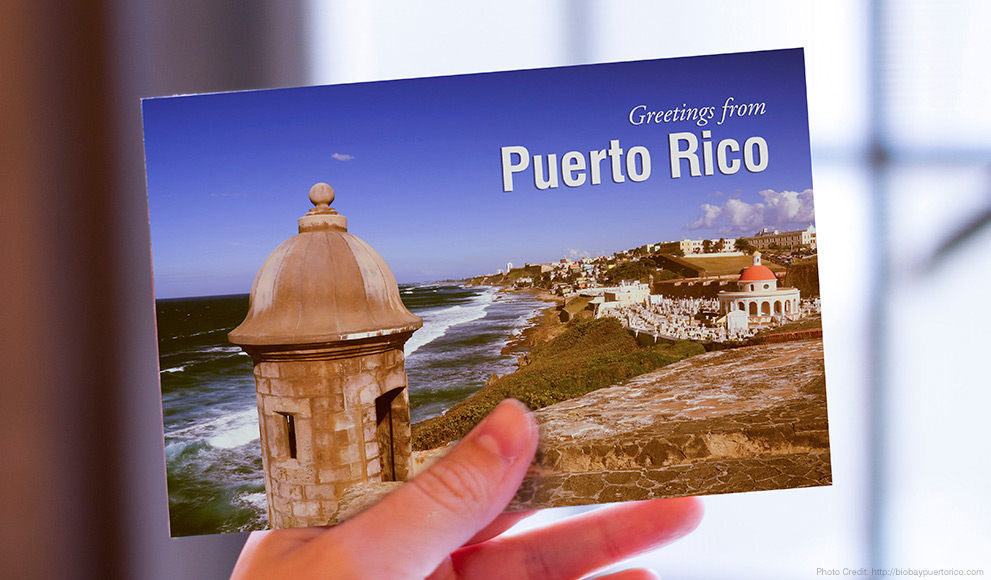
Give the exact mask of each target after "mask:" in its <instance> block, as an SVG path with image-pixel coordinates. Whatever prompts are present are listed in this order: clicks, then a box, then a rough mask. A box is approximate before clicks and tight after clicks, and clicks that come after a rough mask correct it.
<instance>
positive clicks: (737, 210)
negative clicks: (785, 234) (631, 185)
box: [687, 189, 815, 235]
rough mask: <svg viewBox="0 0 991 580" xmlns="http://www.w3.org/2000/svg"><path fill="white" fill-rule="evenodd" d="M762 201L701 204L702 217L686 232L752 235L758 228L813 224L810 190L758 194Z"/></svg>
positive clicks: (735, 199) (737, 200)
mask: <svg viewBox="0 0 991 580" xmlns="http://www.w3.org/2000/svg"><path fill="white" fill-rule="evenodd" d="M760 196H761V198H762V201H759V202H757V203H747V202H745V201H742V200H740V199H737V198H733V199H728V200H726V202H725V203H724V204H723V205H721V206H720V205H712V204H709V203H704V204H702V205H701V206H700V208H699V209H700V210H701V215H700V216H699V217H698V219H697V220H695V221H694V222H692V223H690V224H688V226H687V227H688V229H691V230H698V229H714V230H716V231H717V232H718V233H720V234H723V235H728V234H733V235H739V234H745V235H753V234H754V233H756V232H757V231H758V230H760V229H761V228H764V227H766V228H773V229H789V227H790V226H807V225H809V224H811V223H813V222H814V221H815V212H814V205H815V204H814V203H813V200H812V190H811V189H806V190H805V191H781V192H776V191H772V190H770V189H765V190H764V191H761V192H760Z"/></svg>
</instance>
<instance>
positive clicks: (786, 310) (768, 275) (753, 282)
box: [718, 252, 801, 324]
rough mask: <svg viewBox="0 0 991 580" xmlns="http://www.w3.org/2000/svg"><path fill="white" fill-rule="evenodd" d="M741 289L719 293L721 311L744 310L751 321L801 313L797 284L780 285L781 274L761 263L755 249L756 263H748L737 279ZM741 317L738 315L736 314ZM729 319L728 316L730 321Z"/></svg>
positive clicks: (780, 319)
mask: <svg viewBox="0 0 991 580" xmlns="http://www.w3.org/2000/svg"><path fill="white" fill-rule="evenodd" d="M737 285H738V288H739V289H738V290H737V291H735V292H728V291H723V292H720V293H719V295H718V297H719V312H720V313H721V314H729V313H731V312H745V313H746V314H747V316H748V318H749V322H750V323H755V324H761V323H763V322H764V321H770V320H777V321H778V322H783V321H785V320H794V319H796V318H798V316H799V313H800V308H799V304H800V301H801V297H800V296H799V292H798V289H797V288H778V278H777V276H775V275H774V272H772V271H771V269H770V268H768V267H767V266H763V265H761V263H760V252H754V263H753V265H752V266H749V267H747V268H746V269H745V270H744V271H743V273H742V274H740V279H739V280H738V281H737ZM737 317H738V315H737ZM728 321H729V319H727V322H728Z"/></svg>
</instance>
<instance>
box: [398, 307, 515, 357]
mask: <svg viewBox="0 0 991 580" xmlns="http://www.w3.org/2000/svg"><path fill="white" fill-rule="evenodd" d="M495 296H496V294H495V290H489V291H486V292H483V293H482V294H479V295H478V296H477V297H476V298H475V299H474V301H473V302H474V303H473V304H470V305H457V306H448V307H447V308H441V309H438V310H433V311H431V310H427V311H424V312H420V313H419V314H420V317H421V318H423V328H421V329H420V330H418V331H416V332H415V333H413V337H412V338H410V339H409V341H407V342H406V347H405V349H404V352H405V354H406V356H407V357H408V356H409V355H411V354H413V353H414V352H416V350H417V349H418V348H420V347H421V346H423V345H425V344H428V343H430V342H433V341H435V340H437V339H438V338H440V337H442V336H444V334H445V333H447V331H448V329H450V328H451V327H452V326H457V325H459V324H466V323H468V322H472V321H475V320H478V319H480V318H483V317H484V316H485V310H486V309H487V308H488V307H489V305H490V304H492V301H493V300H494V299H495Z"/></svg>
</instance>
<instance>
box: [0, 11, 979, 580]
mask: <svg viewBox="0 0 991 580" xmlns="http://www.w3.org/2000/svg"><path fill="white" fill-rule="evenodd" d="M989 23H991V4H988V3H986V2H983V1H980V0H969V1H968V0H954V1H944V2H929V1H925V0H900V1H894V0H890V1H884V0H874V1H871V2H868V1H855V0H834V1H831V2H817V3H812V2H807V3H806V2H792V1H774V2H769V1H761V2H731V1H704V0H700V1H696V2H693V3H690V4H689V3H673V2H649V1H627V2H592V1H590V0H573V1H565V0H556V1H536V2H535V1H522V0H506V1H503V2H500V3H486V4H479V5H475V4H473V3H465V2H457V1H455V0H448V1H439V0H431V1H423V2H416V3H407V2H387V1H385V0H375V1H365V2H357V1H356V2H345V1H337V2H318V1H317V0H312V1H309V2H291V1H288V0H237V1H235V0H216V1H208V2H203V1H198V0H79V1H77V2H69V3H64V2H55V1H54V0H33V1H32V0H4V2H3V3H0V75H2V77H0V79H2V80H0V119H2V122H0V184H2V186H0V195H2V205H0V526H2V527H0V569H2V570H3V576H5V577H9V578H135V579H148V580H152V579H171V578H183V579H199V578H204V579H206V578H226V577H227V576H228V574H229V573H230V570H231V568H232V566H233V563H234V560H235V558H236V557H237V554H238V552H239V550H240V547H241V545H242V544H243V542H244V538H245V536H244V535H243V534H230V535H224V536H209V537H194V538H182V539H171V538H169V532H168V517H167V497H166V491H165V470H164V456H163V449H162V424H161V409H160V398H159V387H158V362H157V350H156V337H155V326H154V324H155V322H154V310H153V296H152V285H151V260H150V253H149V241H148V240H149V234H148V208H147V197H146V193H145V186H144V166H143V151H142V137H141V118H140V102H139V99H140V98H141V97H148V96H159V95H167V94H176V93H191V92H212V91H227V90H241V89H256V88H269V87H282V86H297V85H307V84H327V83H345V82H357V81H369V80H380V79H392V78H407V77H416V76H433V75H446V74H460V73H472V72H483V71H494V70H506V69H518V68H536V67H547V66H560V65H572V64H584V63H593V62H609V61H620V60H639V59H648V58H660V57H672V56H685V55H694V54H711V53H719V52H737V51H748V50H760V49H772V48H786V47H795V46H804V47H805V48H806V60H807V71H808V87H809V108H810V115H809V116H810V123H811V134H812V145H813V168H814V179H815V191H816V213H817V224H816V226H817V230H818V235H819V245H820V248H819V250H820V268H821V278H820V279H821V289H822V296H823V304H824V318H823V321H824V332H825V346H826V366H827V370H826V372H827V385H828V397H829V410H830V427H831V429H830V434H831V439H832V451H833V479H834V484H833V485H832V486H831V487H828V488H815V489H799V490H787V491H774V492H761V493H749V494H736V495H731V496H715V497H707V498H706V499H705V504H706V509H707V513H706V517H705V519H704V520H703V523H702V525H701V527H700V528H699V529H698V530H697V531H696V532H695V533H694V534H693V535H692V536H690V537H689V538H686V539H685V540H682V541H680V542H679V543H677V544H675V545H673V546H670V547H668V548H665V549H662V550H659V551H657V552H654V553H651V554H647V555H645V556H642V557H641V558H639V559H638V560H637V561H636V562H635V563H636V564H638V565H648V566H651V567H653V568H655V569H657V570H658V571H659V572H660V573H661V575H662V576H663V577H664V578H690V579H691V578H697V579H709V578H712V579H715V578H728V577H731V578H738V579H748V578H755V579H756V578H760V579H762V580H766V579H769V578H770V579H779V578H780V579H795V578H815V577H818V576H820V575H821V571H820V570H819V569H820V568H825V569H834V568H835V569H840V570H842V569H843V568H849V569H859V568H861V567H867V568H870V567H890V566H896V567H901V568H912V567H914V568H940V569H958V570H961V571H963V573H965V571H966V570H968V569H970V570H973V569H981V570H984V573H985V574H987V573H989V572H991V557H989V555H988V552H989V551H988V550H987V548H988V546H991V517H989V516H991V499H989V495H988V493H987V490H988V481H989V478H991V437H989V436H988V431H987V429H986V427H985V426H986V424H987V423H988V420H989V416H988V409H989V408H991V388H989V387H991V379H989V375H988V372H987V370H986V367H987V356H986V355H985V352H986V351H987V347H986V345H987V343H988V341H989V340H991V309H989V308H988V299H987V296H988V290H987V288H988V287H989V285H991V257H989V256H991V167H989V161H991V104H989V103H988V102H986V99H987V98H988V96H989V95H991V76H989V75H988V73H987V69H988V67H987V61H988V58H989V57H991V35H989V34H987V32H986V27H987V25H988V24H989ZM189 211H196V208H195V207H190V208H189ZM567 511H568V510H549V511H546V512H543V513H542V514H540V515H539V516H536V518H534V519H535V520H536V522H537V523H540V522H546V521H548V520H552V519H554V518H557V517H561V516H562V515H563V513H565V512H567ZM627 565H630V564H627Z"/></svg>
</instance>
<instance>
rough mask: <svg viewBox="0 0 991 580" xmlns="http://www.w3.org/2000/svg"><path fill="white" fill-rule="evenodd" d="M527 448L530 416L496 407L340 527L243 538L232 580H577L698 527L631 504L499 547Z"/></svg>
mask: <svg viewBox="0 0 991 580" xmlns="http://www.w3.org/2000/svg"><path fill="white" fill-rule="evenodd" d="M536 448H537V425H536V423H535V421H534V419H533V416H532V415H531V414H530V413H529V411H527V410H526V407H524V406H523V405H522V404H521V403H519V402H518V401H512V400H507V401H503V402H502V403H500V404H499V406H498V407H496V409H495V410H494V411H493V412H492V413H491V414H490V415H489V416H488V417H486V418H485V420H483V421H482V422H481V423H480V424H479V425H478V426H477V427H475V429H473V430H472V431H471V433H469V434H468V435H467V436H465V438H464V439H463V440H462V441H461V442H460V443H459V444H458V445H457V446H455V447H454V448H453V449H452V450H451V451H450V453H448V454H447V455H446V456H445V457H444V458H443V459H441V460H440V461H438V462H437V463H435V464H434V465H432V466H431V467H430V468H429V469H428V470H427V471H425V472H424V473H422V474H420V475H418V476H417V477H415V478H414V479H413V480H411V481H410V482H409V483H407V484H405V485H403V486H402V487H400V488H399V489H397V490H396V491H395V492H393V493H392V494H390V495H389V496H387V497H385V498H384V499H383V500H382V501H380V502H379V503H377V504H376V505H374V506H372V507H371V508H369V509H367V510H365V511H364V512H362V513H360V514H358V515H356V516H354V517H352V518H351V519H349V520H347V521H346V522H344V523H342V524H340V525H338V526H334V527H327V528H297V529H285V530H273V531H268V532H253V533H252V534H251V536H250V537H249V538H248V541H247V542H246V543H245V545H244V549H243V550H242V551H241V555H240V557H239V558H238V561H237V564H236V565H235V566H234V572H233V575H232V576H231V580H255V579H263V578H264V579H268V578H292V579H294V580H303V579H309V578H313V579H318V578H319V579H321V580H327V579H343V578H387V579H390V580H404V579H410V580H412V579H414V578H415V579H420V578H430V579H434V580H441V579H445V580H454V579H465V580H467V579H485V580H488V579H491V578H508V579H513V580H527V579H533V580H538V579H539V580H549V579H562V580H563V579H573V578H582V577H584V576H586V575H588V574H591V573H593V572H595V571H596V570H600V569H602V568H605V567H607V566H609V565H611V564H614V563H615V562H618V561H620V560H623V559H626V558H629V557H631V556H633V555H635V554H638V553H640V552H644V551H646V550H649V549H651V548H654V547H657V546H660V545H662V544H665V543H667V542H670V541H672V540H674V539H676V538H679V537H681V536H682V535H684V534H687V533H688V532H690V531H691V530H693V529H694V528H695V526H696V525H698V522H699V519H700V518H701V517H702V506H701V503H700V502H699V501H698V500H697V499H695V498H677V499H661V500H653V501H644V502H629V503H624V504H617V505H614V506H610V507H607V508H602V509H599V510H596V511H593V512H589V513H587V514H582V515H580V516H576V517H573V518H569V519H566V520H562V521H560V522H557V523H555V524H553V525H550V526H548V527H545V528H541V529H536V530H531V531H528V532H525V533H522V534H519V535H514V536H509V537H497V536H498V535H499V534H500V533H502V532H503V531H505V530H507V529H508V528H510V527H511V526H512V525H513V524H515V523H516V522H518V521H520V520H521V519H523V518H524V517H526V516H527V515H529V513H526V512H520V513H507V514H502V515H500V512H502V510H503V509H504V508H505V507H506V505H507V504H508V503H509V500H510V499H512V497H513V494H515V493H516V489H517V488H518V487H519V485H520V482H521V481H522V480H523V476H524V475H525V474H526V471H527V468H528V467H529V466H530V462H531V461H532V460H533V455H534V453H535V451H536ZM654 577H655V576H654V575H653V574H652V573H651V572H649V571H646V570H626V571H623V572H619V573H616V574H610V575H609V576H607V578H610V579H612V580H639V579H646V578H654Z"/></svg>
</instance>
